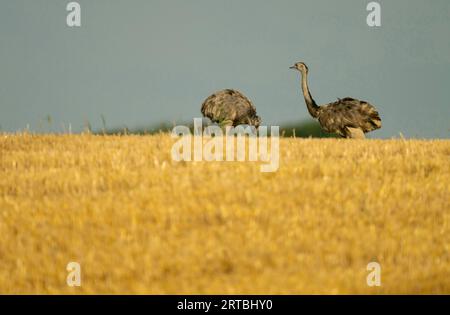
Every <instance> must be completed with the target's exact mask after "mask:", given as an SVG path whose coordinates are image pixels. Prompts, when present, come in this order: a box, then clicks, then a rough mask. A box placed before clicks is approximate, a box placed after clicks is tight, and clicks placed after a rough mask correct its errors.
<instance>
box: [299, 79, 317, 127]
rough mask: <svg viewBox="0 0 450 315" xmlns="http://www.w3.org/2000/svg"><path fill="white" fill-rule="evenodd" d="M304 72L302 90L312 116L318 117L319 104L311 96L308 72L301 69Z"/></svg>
mask: <svg viewBox="0 0 450 315" xmlns="http://www.w3.org/2000/svg"><path fill="white" fill-rule="evenodd" d="M301 73H302V90H303V97H304V98H305V103H306V107H307V108H308V112H309V113H310V114H311V116H312V117H314V118H317V116H318V112H319V106H317V104H316V102H315V101H314V99H313V98H312V96H311V93H310V92H309V87H308V73H307V72H306V71H301Z"/></svg>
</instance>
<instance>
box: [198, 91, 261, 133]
mask: <svg viewBox="0 0 450 315" xmlns="http://www.w3.org/2000/svg"><path fill="white" fill-rule="evenodd" d="M201 111H202V114H203V116H205V117H208V118H209V119H211V121H213V122H215V123H218V124H219V125H220V126H238V125H251V126H255V127H256V128H258V127H259V125H260V123H261V118H260V117H259V116H258V115H256V108H255V106H253V104H252V102H251V101H250V100H249V99H248V98H247V97H245V95H244V94H242V93H241V92H239V91H236V90H231V89H226V90H222V91H218V92H216V93H214V94H212V95H211V96H209V97H208V98H207V99H206V100H205V101H204V102H203V104H202V109H201Z"/></svg>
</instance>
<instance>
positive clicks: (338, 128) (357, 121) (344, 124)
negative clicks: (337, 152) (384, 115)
mask: <svg viewBox="0 0 450 315" xmlns="http://www.w3.org/2000/svg"><path fill="white" fill-rule="evenodd" d="M290 68H291V69H295V70H298V71H300V73H301V76H302V81H301V87H302V92H303V97H304V98H305V103H306V107H307V108H308V112H309V113H310V114H311V116H312V117H313V118H315V119H317V120H318V121H319V123H320V125H321V127H322V129H323V130H325V131H326V132H329V133H335V134H338V135H339V136H341V137H344V138H355V139H364V138H365V135H364V134H365V133H367V132H370V131H373V130H376V129H379V128H381V118H380V116H379V114H378V111H377V110H376V109H375V107H374V106H373V105H371V104H369V103H368V102H366V101H360V100H357V99H354V98H351V97H345V98H343V99H338V100H337V101H336V102H333V103H329V104H325V105H322V106H318V105H317V103H316V102H315V101H314V99H313V98H312V96H311V92H310V91H309V86H308V72H309V70H308V67H307V66H306V65H305V64H304V63H303V62H297V63H296V64H295V65H293V66H292V67H290Z"/></svg>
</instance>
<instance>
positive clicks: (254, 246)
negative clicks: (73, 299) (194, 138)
mask: <svg viewBox="0 0 450 315" xmlns="http://www.w3.org/2000/svg"><path fill="white" fill-rule="evenodd" d="M174 141H175V140H173V139H172V138H170V136H169V135H166V134H160V135H154V136H94V135H88V134H85V135H60V136H55V135H52V136H50V135H49V136H37V135H31V134H17V135H12V134H3V135H0V293H67V294H72V293H83V294H91V293H157V294H160V293H162V294H169V293H170V294H194V293H197V294H203V293H210V294H222V293H223V294H228V293H230V294H237V293H242V294H279V293H280V294H303V293H325V294H339V293H369V294H372V293H374V294H375V293H447V294H449V293H450V255H449V250H450V235H449V221H450V141H446V140H440V141H438V140H436V141H420V140H365V141H364V140H338V139H294V138H292V139H291V138H289V139H287V138H286V139H280V168H279V170H278V171H277V172H275V173H261V172H260V168H259V163H255V162H245V163H244V162H196V163H193V162H192V163H190V162H180V163H176V162H173V161H172V159H171V154H170V152H171V147H172V144H173V143H174ZM72 261H74V262H79V263H80V265H81V287H69V286H67V284H66V277H67V275H68V272H67V270H66V265H67V264H68V263H69V262H72ZM370 262H378V263H380V266H381V286H380V287H369V286H368V285H367V283H366V277H367V275H368V274H369V271H367V269H366V267H367V264H368V263H370Z"/></svg>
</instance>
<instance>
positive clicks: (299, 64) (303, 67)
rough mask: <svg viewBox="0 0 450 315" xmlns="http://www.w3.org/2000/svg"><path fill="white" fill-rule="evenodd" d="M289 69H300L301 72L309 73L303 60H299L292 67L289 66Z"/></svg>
mask: <svg viewBox="0 0 450 315" xmlns="http://www.w3.org/2000/svg"><path fill="white" fill-rule="evenodd" d="M289 69H294V70H298V71H300V72H301V73H308V67H307V66H306V65H305V64H304V63H303V62H297V63H296V64H295V65H293V66H292V67H289Z"/></svg>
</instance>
